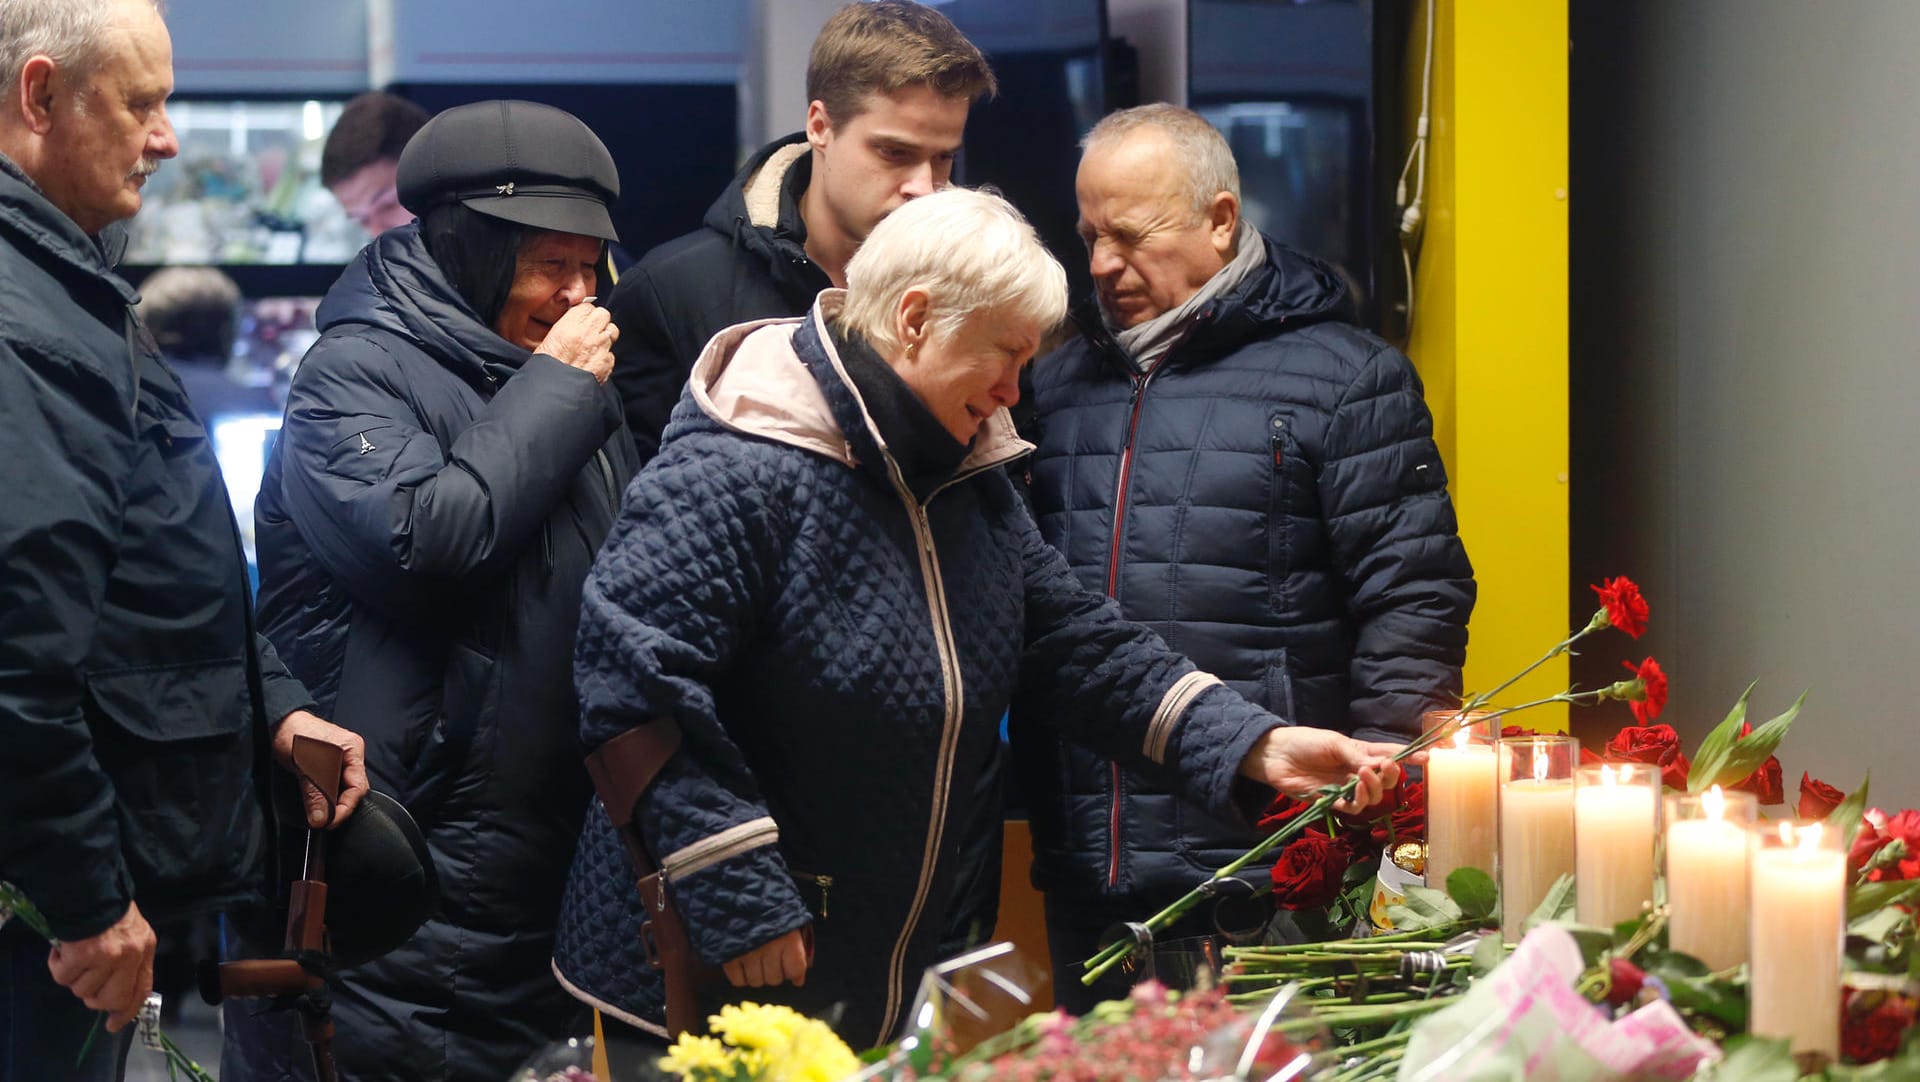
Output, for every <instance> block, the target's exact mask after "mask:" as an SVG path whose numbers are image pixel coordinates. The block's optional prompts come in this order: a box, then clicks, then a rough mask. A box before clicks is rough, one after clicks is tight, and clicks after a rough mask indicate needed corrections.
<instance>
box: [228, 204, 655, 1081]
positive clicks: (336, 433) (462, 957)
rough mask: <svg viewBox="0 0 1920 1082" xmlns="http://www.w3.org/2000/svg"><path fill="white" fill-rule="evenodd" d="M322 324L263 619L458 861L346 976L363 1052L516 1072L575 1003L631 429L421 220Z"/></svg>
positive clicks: (284, 444) (364, 1068)
mask: <svg viewBox="0 0 1920 1082" xmlns="http://www.w3.org/2000/svg"><path fill="white" fill-rule="evenodd" d="M319 324H320V330H321V332H322V333H321V338H320V340H319V341H318V342H317V343H315V344H314V346H313V347H312V348H311V349H310V350H308V351H307V355H306V358H305V359H304V360H303V361H302V362H301V365H300V370H299V372H298V373H297V374H296V375H295V376H294V380H293V386H292V389H291V391H290V393H289V398H288V402H287V415H286V423H285V427H284V428H283V429H282V431H281V435H280V440H279V443H278V444H277V445H276V447H275V450H274V453H273V455H272V457H271V459H270V460H269V462H268V465H267V470H266V476H265V478H264V481H263V483H262V485H261V489H260V496H259V499H258V501H257V503H256V506H255V522H256V527H257V530H258V538H259V553H260V612H261V619H262V625H263V627H264V629H265V631H266V632H267V634H268V636H269V637H271V638H272V640H273V642H274V644H275V645H276V646H278V647H279V648H280V649H281V651H282V655H283V656H284V657H285V658H286V660H287V664H288V666H289V667H290V668H291V669H292V670H293V671H294V672H295V673H297V674H300V675H301V676H302V677H303V678H304V679H306V680H307V681H309V682H310V683H311V685H312V687H313V689H314V694H315V696H316V697H318V698H319V700H320V702H321V704H322V706H323V707H324V709H325V712H326V713H327V715H328V716H329V717H331V718H332V719H333V720H334V721H336V722H338V723H339V724H341V725H344V726H347V727H348V728H351V729H353V730H354V731H356V732H358V733H360V734H361V735H362V736H364V737H365V738H366V741H367V766H368V769H369V771H370V772H371V774H372V775H373V779H374V784H375V787H376V788H379V789H382V790H384V791H387V792H390V793H392V794H394V795H395V796H397V797H398V798H399V799H400V800H401V801H402V802H403V803H405V804H406V805H407V806H408V807H409V809H410V810H411V811H412V812H413V814H414V816H415V818H416V819H418V820H419V823H420V827H421V829H422V830H423V831H424V833H425V834H426V838H427V845H428V848H429V849H430V851H431V852H432V854H433V859H434V862H435V864H436V866H437V868H438V871H439V882H440V907H439V911H438V912H437V913H436V914H435V915H434V917H433V918H432V919H430V920H429V921H428V922H427V924H426V925H425V926H424V927H423V928H422V929H421V930H420V931H419V932H418V933H417V934H416V935H415V936H414V938H413V939H412V940H411V941H409V942H408V943H407V944H406V945H405V946H404V947H402V948H401V949H400V950H398V951H396V952H394V953H393V954H392V955H389V956H388V957H386V958H383V959H380V960H379V961H376V962H373V963H370V964H368V965H364V966H360V967H358V968H356V969H353V970H349V971H348V972H347V974H346V979H345V982H344V985H343V987H342V988H341V989H340V990H339V991H338V992H337V993H336V995H337V999H336V1002H335V1017H336V1019H337V1021H338V1023H339V1026H340V1028H341V1038H340V1042H339V1055H340V1060H341V1066H342V1069H343V1077H365V1076H373V1077H388V1076H389V1072H390V1071H391V1070H392V1069H393V1067H392V1065H393V1064H399V1063H404V1064H406V1068H407V1069H406V1073H405V1076H406V1077H408V1078H415V1079H441V1078H505V1077H506V1076H507V1075H508V1074H509V1073H511V1072H512V1071H513V1069H514V1068H515V1067H516V1066H518V1065H519V1062H520V1061H521V1060H523V1059H524V1058H526V1056H528V1055H529V1054H531V1052H532V1051H533V1050H534V1049H536V1048H538V1047H539V1046H541V1045H542V1044H544V1043H546V1042H547V1041H550V1040H554V1039H556V1038H558V1037H562V1036H565V1035H566V1034H567V1033H568V1032H569V1031H570V1026H571V1024H572V1022H573V1017H574V1015H575V1014H576V1013H577V1007H576V1006H575V1005H574V1004H573V1002H572V1000H571V999H570V998H569V997H568V996H567V995H566V994H565V993H564V992H563V991H562V990H561V989H560V987H559V986H558V985H557V984H556V983H555V982H554V980H553V976H552V973H551V970H550V968H549V958H550V955H551V950H552V947H551V943H552V938H551V937H552V934H553V927H554V922H555V920H556V915H557V913H558V911H559V907H560V887H561V884H562V882H563V881H564V879H565V876H566V870H567V866H568V863H569V859H570V857H571V850H572V845H573V842H574V839H575V838H576V837H578V835H579V830H580V821H581V818H582V816H583V815H584V813H585V810H586V807H587V802H588V800H589V798H590V793H591V786H590V784H589V783H588V781H587V778H586V771H585V769H584V767H583V766H582V764H581V756H582V755H583V752H582V750H581V747H580V743H579V736H578V731H579V730H578V725H579V723H578V715H577V712H576V711H577V707H576V703H575V699H574V696H573V680H572V664H571V662H572V649H571V648H572V640H573V629H574V625H575V623H576V622H577V621H578V619H579V613H580V588H581V584H582V583H583V582H584V581H585V580H586V577H587V570H588V568H589V567H590V566H591V565H592V562H593V556H594V553H595V551H596V550H597V549H598V547H599V544H600V541H601V540H602V539H603V538H604V537H605V536H606V533H607V530H608V529H610V528H611V526H612V524H613V519H614V514H615V511H616V509H617V507H618V505H619V493H620V491H621V489H622V488H624V487H625V484H626V481H627V480H628V478H630V477H631V476H632V475H633V470H634V452H633V444H632V440H631V439H630V438H629V437H628V436H627V432H626V427H625V425H624V423H623V421H622V417H621V410H620V402H619V396H618V395H617V393H616V392H615V391H614V389H613V388H612V387H611V386H608V385H602V384H600V383H597V382H596V381H595V380H594V378H593V376H592V375H591V374H590V373H588V372H586V371H584V370H582V369H579V368H574V367H570V366H568V365H566V364H563V363H561V362H560V361H558V360H556V359H554V358H552V357H549V356H546V355H544V354H538V353H533V354H530V353H529V352H528V351H527V350H526V349H524V348H521V347H519V346H515V345H513V344H512V343H509V342H508V341H507V340H506V339H504V338H501V337H500V336H499V335H498V334H496V333H495V332H494V331H493V330H492V329H491V328H490V327H488V326H487V325H486V324H484V323H483V322H481V320H480V317H479V316H478V315H476V314H475V313H474V311H473V309H472V308H471V307H470V306H469V305H468V304H467V303H466V301H465V300H464V299H462V298H461V296H460V295H459V294H458V293H457V292H455V290H454V288H453V286H452V285H451V284H450V283H448V281H447V280H446V277H445V275H444V274H443V273H442V272H441V270H440V268H439V266H438V265H437V264H436V263H435V262H434V260H433V257H432V256H431V255H430V254H428V252H427V250H426V246H425V244H424V243H423V242H422V241H421V239H420V236H419V231H418V227H417V226H415V225H408V226H402V227H400V228H398V229H393V230H389V231H387V232H386V233H383V234H381V235H380V236H379V237H377V238H375V239H374V241H373V243H371V244H369V245H368V246H367V247H366V249H364V250H363V251H362V252H361V253H360V256H359V258H358V259H356V260H355V261H354V262H353V263H352V264H351V265H350V266H349V267H348V268H347V271H346V273H345V274H343V275H342V276H341V278H340V280H339V282H337V283H336V284H335V285H334V287H333V289H332V290H330V291H329V292H328V294H327V298H326V300H325V301H324V302H323V303H322V304H321V306H320V311H319ZM274 1020H275V1021H276V1022H280V1023H281V1024H282V1028H284V1018H283V1017H276V1018H275V1019H274ZM249 1077H253V1075H252V1074H249ZM263 1077H264V1076H263Z"/></svg>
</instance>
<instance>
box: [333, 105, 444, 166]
mask: <svg viewBox="0 0 1920 1082" xmlns="http://www.w3.org/2000/svg"><path fill="white" fill-rule="evenodd" d="M430 116H431V114H429V113H428V112H427V111H426V110H425V109H422V108H420V107H419V106H418V105H415V104H414V103H412V102H410V101H408V100H407V99H405V98H402V97H397V96H395V95H392V94H388V93H385V92H383V91H379V90H375V91H372V92H370V93H366V94H362V95H360V96H359V97H357V98H355V99H353V100H352V101H350V102H348V103H347V107H346V108H345V109H342V110H340V119H339V120H336V121H334V122H333V130H332V131H331V132H328V133H327V142H326V145H324V146H322V147H321V148H320V186H321V187H323V188H331V187H333V186H334V185H335V184H338V183H340V182H341V181H343V180H345V179H347V178H348V177H350V176H352V175H353V174H355V173H358V172H359V171H360V170H362V169H365V168H366V167H367V166H369V165H372V164H373V163H374V162H377V161H379V160H380V159H382V158H392V159H393V160H394V161H399V160H400V152H401V151H402V150H404V149H406V146H407V140H409V139H411V138H413V133H414V132H417V131H419V130H420V129H421V128H424V127H426V124H427V120H428V119H429V118H430Z"/></svg>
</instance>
